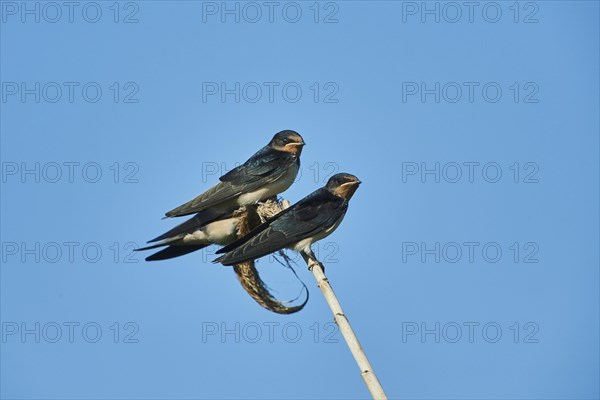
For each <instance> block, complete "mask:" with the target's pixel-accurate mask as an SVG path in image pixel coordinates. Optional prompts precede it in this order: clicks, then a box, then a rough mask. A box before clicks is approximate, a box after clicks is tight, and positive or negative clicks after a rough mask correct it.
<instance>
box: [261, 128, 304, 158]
mask: <svg viewBox="0 0 600 400" xmlns="http://www.w3.org/2000/svg"><path fill="white" fill-rule="evenodd" d="M269 146H270V147H271V148H273V149H275V150H279V151H287V152H288V153H292V154H294V155H296V156H299V155H300V153H301V152H302V147H304V139H302V136H300V134H299V133H298V132H294V131H290V130H286V131H281V132H279V133H277V134H275V136H273V139H271V141H270V142H269Z"/></svg>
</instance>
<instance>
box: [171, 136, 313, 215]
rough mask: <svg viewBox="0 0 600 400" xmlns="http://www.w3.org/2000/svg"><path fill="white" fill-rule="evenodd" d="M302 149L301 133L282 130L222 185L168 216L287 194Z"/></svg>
mask: <svg viewBox="0 0 600 400" xmlns="http://www.w3.org/2000/svg"><path fill="white" fill-rule="evenodd" d="M303 146H304V140H303V139H302V136H300V134H298V133H297V132H294V131H290V130H285V131H281V132H279V133H277V134H276V135H275V136H273V139H271V141H270V142H269V144H267V145H266V146H265V147H263V148H262V149H260V150H259V151H258V152H256V153H255V154H254V155H253V156H252V157H250V159H248V161H246V162H245V163H243V164H242V165H240V166H239V167H237V168H234V169H232V170H231V171H229V172H228V173H226V174H225V175H223V176H221V177H220V178H219V180H220V181H221V182H219V183H217V184H216V185H215V186H213V187H212V188H210V189H208V190H207V191H206V192H204V193H202V194H201V195H199V196H197V197H196V198H194V199H193V200H190V201H188V202H187V203H185V204H183V205H181V206H179V207H177V208H175V209H173V210H171V211H169V212H167V213H165V215H166V216H167V217H181V216H184V215H189V214H194V213H197V212H200V211H204V210H207V209H209V208H211V207H219V208H229V207H236V206H245V205H250V204H255V203H257V202H259V201H261V200H264V199H267V198H269V197H271V196H274V195H277V194H279V193H281V192H284V191H285V190H287V188H289V187H290V185H291V184H292V183H293V182H294V180H295V179H296V175H297V174H298V169H299V168H300V153H301V152H302V147H303Z"/></svg>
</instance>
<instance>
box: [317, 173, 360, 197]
mask: <svg viewBox="0 0 600 400" xmlns="http://www.w3.org/2000/svg"><path fill="white" fill-rule="evenodd" d="M360 184H361V181H360V180H359V179H358V178H357V177H356V176H354V175H352V174H345V173H340V174H335V175H333V176H332V177H331V178H329V180H328V181H327V185H325V187H326V188H327V190H329V191H330V192H331V193H332V194H334V195H336V196H339V197H341V198H343V199H346V200H350V198H351V197H352V195H353V194H354V192H356V189H358V185H360Z"/></svg>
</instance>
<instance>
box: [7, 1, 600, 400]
mask: <svg viewBox="0 0 600 400" xmlns="http://www.w3.org/2000/svg"><path fill="white" fill-rule="evenodd" d="M36 4H37V5H36ZM457 5H458V6H457ZM0 7H1V12H2V14H1V18H2V20H1V22H2V24H1V27H0V33H1V39H0V45H1V53H0V56H1V71H0V72H1V77H0V80H1V81H2V99H0V101H1V102H0V106H1V125H0V127H1V133H2V142H1V144H2V149H1V158H2V195H1V200H2V204H1V211H2V227H1V233H2V238H1V242H2V267H1V278H2V279H1V290H2V294H1V300H2V304H1V312H2V315H1V321H2V341H1V343H0V345H1V363H0V365H1V381H0V387H1V392H0V395H1V396H2V397H3V398H11V399H25V398H56V399H58V398H60V399H75V398H77V399H88V398H89V399H92V398H93V399H105V398H107V399H108V398H119V399H127V398H144V399H146V398H155V399H159V398H160V399H162V398H165V399H166V398H181V399H192V398H193V399H199V398H274V399H275V398H277V399H284V398H307V399H308V398H366V397H368V392H367V390H366V389H365V387H364V384H363V382H362V380H361V378H360V374H359V371H358V369H357V367H356V365H355V364H354V361H353V360H352V358H351V356H350V353H349V351H348V349H347V348H346V346H345V344H344V343H343V339H342V336H341V334H340V333H339V332H336V331H335V330H334V328H333V327H332V325H331V324H330V323H331V321H332V316H331V313H330V311H329V309H328V307H327V305H326V303H325V301H324V299H323V298H322V296H321V294H320V293H319V291H318V288H317V287H316V285H315V284H314V279H313V277H312V275H311V274H310V273H309V272H308V271H307V270H306V268H305V266H303V265H302V263H298V267H297V270H298V274H299V275H300V277H301V278H302V279H303V280H304V281H305V282H306V283H307V284H308V286H309V288H310V291H311V294H312V296H311V299H310V301H309V303H308V305H307V306H306V308H305V309H304V310H303V311H302V312H300V313H298V314H295V315H291V316H280V315H276V314H272V313H269V312H267V311H265V310H263V309H262V308H260V307H259V306H258V305H256V304H255V303H254V301H252V300H251V299H250V298H249V297H248V296H247V294H246V293H245V292H244V291H243V290H242V289H241V287H240V285H239V284H238V282H237V281H236V278H235V276H234V274H233V272H232V271H231V270H230V268H228V267H222V266H220V265H214V264H211V263H210V260H212V259H213V258H214V257H213V255H212V252H213V251H214V249H211V250H210V251H208V252H198V253H194V254H192V255H188V256H185V257H182V258H178V259H174V260H171V261H166V262H161V263H146V262H144V261H143V257H142V256H141V255H140V254H133V255H131V254H130V253H131V249H132V248H133V247H134V245H141V244H142V243H144V242H145V241H146V240H148V239H150V238H152V237H154V236H156V235H158V234H160V233H162V232H164V231H165V230H167V229H169V228H170V227H172V226H173V225H174V224H175V222H176V221H172V220H161V217H162V215H163V213H164V212H165V211H167V210H169V209H171V208H173V207H175V206H177V205H179V204H181V203H183V202H184V201H187V200H189V199H191V198H192V197H193V196H195V195H197V194H198V193H200V192H202V191H204V190H205V189H207V188H208V187H209V186H211V185H212V184H214V183H215V182H216V180H217V177H218V176H219V174H220V173H222V172H225V171H226V170H228V169H231V168H232V167H234V166H235V164H236V163H237V162H243V161H245V160H246V159H247V158H248V157H249V156H250V155H251V154H252V153H253V152H254V151H256V150H258V149H259V148H260V147H261V146H263V145H264V144H266V143H267V142H268V140H269V139H270V138H271V136H272V135H273V134H274V133H275V132H277V131H279V130H282V129H294V130H297V131H298V132H300V133H301V134H302V135H303V136H304V138H305V140H306V142H307V146H306V148H305V150H304V153H303V155H302V163H303V168H302V175H301V177H300V178H299V180H298V182H297V183H296V184H295V185H294V186H293V187H292V188H290V189H289V190H288V191H287V192H286V193H285V194H284V197H285V198H287V199H289V200H291V201H293V202H294V201H297V200H299V199H300V198H302V197H303V196H305V195H306V194H308V193H310V192H311V191H313V190H314V189H316V188H317V187H319V186H321V185H322V184H323V182H324V180H326V178H327V177H328V176H329V175H331V174H332V173H333V172H336V171H344V172H350V173H353V174H355V175H357V176H358V177H359V178H360V179H361V180H362V181H363V182H364V184H363V185H361V187H360V189H359V191H358V192H357V193H356V195H355V197H354V198H353V200H352V202H351V204H350V209H349V212H348V214H347V216H346V218H345V220H344V223H343V224H342V225H341V227H340V228H339V229H338V231H336V232H335V234H333V235H332V236H330V237H329V238H327V239H325V240H324V241H323V242H322V243H321V244H320V246H319V248H318V251H319V256H320V258H321V259H322V260H323V261H324V262H325V264H326V266H327V273H328V276H329V278H330V280H331V282H332V284H333V286H334V288H335V289H336V291H337V294H338V296H339V298H340V300H341V302H342V304H343V306H344V307H345V310H346V312H347V314H348V316H349V318H350V321H351V322H352V324H353V326H354V328H355V330H356V332H357V334H358V336H359V338H360V340H361V341H362V344H363V346H364V348H365V350H366V351H367V354H368V355H369V357H370V359H371V362H372V364H373V366H374V368H375V370H376V372H377V373H378V375H379V378H380V380H381V382H382V384H383V386H384V388H385V389H386V391H387V393H388V395H389V396H390V397H392V398H411V399H432V398H439V399H442V398H443V399H446V398H461V399H462V398H473V399H483V398H494V399H498V398H503V399H504V398H506V399H513V398H514V399H517V398H518V399H523V398H539V399H542V398H543V399H549V398H552V399H574V398H577V399H597V398H598V397H599V396H600V393H599V378H598V376H599V374H600V371H599V320H598V319H599V268H598V267H599V255H598V243H599V230H598V229H599V227H598V224H599V214H598V204H599V192H598V185H599V175H598V171H599V162H598V161H599V160H598V154H599V139H598V138H599V117H598V110H599V109H600V104H599V81H598V71H599V68H600V66H599V55H598V49H599V43H598V41H599V29H598V24H599V22H598V21H599V7H598V2H595V1H539V2H529V3H527V2H521V3H518V4H517V6H515V5H514V2H498V3H487V2H480V3H478V5H477V6H474V8H472V9H470V8H469V7H468V6H466V5H464V4H463V3H462V2H458V3H444V2H442V3H436V2H427V4H426V7H427V10H424V9H423V7H425V6H424V5H423V3H422V2H391V1H385V2H383V1H381V2H366V1H351V2H338V3H331V2H330V3H326V2H323V3H319V4H317V5H316V6H315V4H314V3H313V2H301V3H287V2H276V3H274V5H273V6H272V8H269V7H271V6H269V5H268V4H265V3H263V2H258V3H250V4H247V3H235V2H228V3H227V5H226V7H227V9H228V10H233V11H232V12H233V14H231V13H227V12H226V11H227V10H224V9H223V7H224V6H223V3H221V2H204V3H202V2H194V1H179V2H169V3H168V2H166V1H139V2H130V3H127V2H121V3H118V4H117V6H115V5H114V2H112V1H111V2H98V3H87V2H81V3H77V4H76V5H74V6H73V8H72V9H70V8H69V6H66V5H63V4H62V2H58V3H44V2H41V3H37V2H26V3H22V2H9V1H2V2H0ZM25 7H27V9H25ZM36 7H37V8H36ZM236 7H237V9H236ZM28 10H29V11H28ZM428 10H429V11H431V12H429V11H428ZM236 13H237V14H236ZM236 18H237V19H238V21H236ZM36 19H37V21H36ZM115 20H116V21H117V22H115ZM93 21H96V22H93ZM294 21H296V22H294ZM315 21H316V22H315ZM126 22H127V23H126ZM299 90H300V91H301V93H300V92H299ZM498 174H501V175H498ZM132 243H133V244H132ZM129 261H133V262H129ZM135 261H137V262H135ZM258 265H259V269H260V272H261V273H262V274H263V277H264V279H265V281H266V282H267V283H268V285H269V286H270V287H271V288H272V289H273V290H274V293H275V294H276V295H277V296H278V297H280V298H282V299H292V298H294V297H295V296H297V294H298V293H299V291H300V287H301V286H300V284H299V283H298V282H297V281H296V280H295V279H294V277H293V276H292V275H291V273H290V272H289V271H286V270H285V269H283V268H282V267H281V266H279V264H277V263H276V262H274V261H273V260H269V259H263V260H261V261H260V262H259V264H258ZM36 324H37V325H36ZM98 329H100V330H101V331H99V330H98ZM336 341H337V343H335V342H336Z"/></svg>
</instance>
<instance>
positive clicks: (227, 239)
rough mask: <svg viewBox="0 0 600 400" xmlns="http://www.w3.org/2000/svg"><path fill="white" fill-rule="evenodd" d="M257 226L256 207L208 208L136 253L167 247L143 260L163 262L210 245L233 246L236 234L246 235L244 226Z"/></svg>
mask: <svg viewBox="0 0 600 400" xmlns="http://www.w3.org/2000/svg"><path fill="white" fill-rule="evenodd" d="M242 224H245V225H244V226H242ZM258 224H260V217H259V215H258V213H257V211H256V207H255V206H244V207H233V208H230V209H225V210H220V209H216V208H209V209H208V210H204V211H201V212H199V213H197V214H196V215H194V216H193V217H192V218H190V219H188V220H187V221H185V222H184V223H182V224H179V225H177V226H176V227H174V228H173V229H171V230H170V231H168V232H166V233H164V234H162V235H160V236H158V237H156V238H154V239H152V240H149V241H148V243H153V242H157V243H156V244H153V245H151V246H147V247H144V248H141V249H136V251H142V250H151V249H156V248H159V247H164V246H168V247H167V248H165V249H162V250H160V251H159V252H157V253H154V254H152V255H151V256H149V257H146V261H157V260H166V259H169V258H173V257H179V256H182V255H184V254H188V253H191V252H193V251H196V250H200V249H202V248H204V247H207V246H210V245H211V244H218V245H221V246H224V245H226V244H229V243H231V242H233V241H234V240H235V239H236V238H237V237H238V232H240V231H242V232H245V231H246V230H247V226H249V227H254V226H257V225H258Z"/></svg>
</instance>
